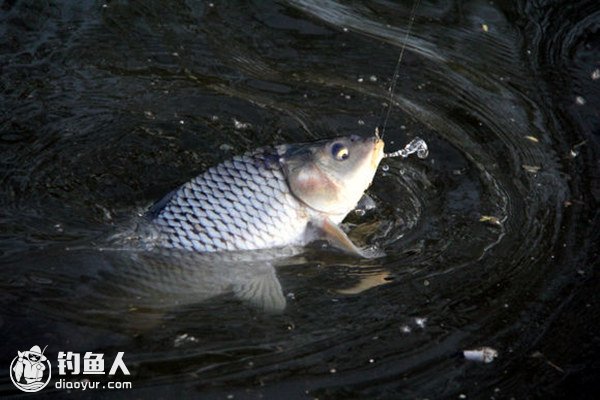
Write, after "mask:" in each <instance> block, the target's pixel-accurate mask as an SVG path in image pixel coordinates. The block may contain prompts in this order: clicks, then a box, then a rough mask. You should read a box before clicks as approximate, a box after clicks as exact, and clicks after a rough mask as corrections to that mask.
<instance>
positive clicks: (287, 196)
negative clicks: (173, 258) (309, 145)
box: [154, 146, 308, 252]
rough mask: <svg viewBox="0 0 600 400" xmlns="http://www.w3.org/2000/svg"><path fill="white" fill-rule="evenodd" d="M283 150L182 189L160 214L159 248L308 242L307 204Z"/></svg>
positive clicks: (254, 156)
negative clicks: (292, 183) (293, 184)
mask: <svg viewBox="0 0 600 400" xmlns="http://www.w3.org/2000/svg"><path fill="white" fill-rule="evenodd" d="M284 150H285V149H284V148H283V147H281V146H278V147H267V148H262V149H259V150H256V151H254V152H252V153H247V154H244V155H242V156H236V157H233V158H232V159H231V160H227V161H224V162H223V163H221V164H219V165H217V166H214V167H212V168H209V169H208V170H207V171H206V172H204V173H203V174H202V175H199V176H197V177H196V178H194V179H192V180H191V181H190V182H188V183H186V184H184V185H183V186H181V187H180V188H179V189H177V190H176V191H175V192H174V193H173V194H170V196H171V197H170V198H169V199H168V200H167V202H166V204H164V206H163V208H162V209H160V210H159V211H158V214H157V215H156V217H155V218H154V225H155V227H156V228H157V229H158V231H159V233H160V235H159V236H158V243H157V244H158V245H160V246H163V247H172V248H181V249H187V250H194V251H200V252H215V251H223V250H254V249H259V248H264V247H278V246H284V245H289V244H294V243H300V242H301V241H302V240H303V235H304V231H305V228H306V224H307V222H308V215H307V212H306V205H304V204H303V203H301V202H300V201H299V200H297V199H296V198H295V196H294V195H293V194H292V193H291V192H290V189H289V187H288V185H287V183H286V178H285V176H284V173H283V170H282V166H281V164H280V162H279V161H278V160H279V157H280V154H281V153H282V152H283V151H284Z"/></svg>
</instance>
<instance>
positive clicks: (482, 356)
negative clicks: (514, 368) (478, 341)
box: [463, 347, 498, 364]
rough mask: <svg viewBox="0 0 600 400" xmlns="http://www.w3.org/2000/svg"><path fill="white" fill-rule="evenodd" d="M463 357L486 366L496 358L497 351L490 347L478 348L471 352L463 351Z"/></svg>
mask: <svg viewBox="0 0 600 400" xmlns="http://www.w3.org/2000/svg"><path fill="white" fill-rule="evenodd" d="M463 355H464V356H465V358H466V359H467V360H469V361H477V362H482V363H486V364H488V363H491V362H492V361H494V359H495V358H496V357H498V351H497V350H496V349H493V348H491V347H479V348H477V349H473V350H464V351H463Z"/></svg>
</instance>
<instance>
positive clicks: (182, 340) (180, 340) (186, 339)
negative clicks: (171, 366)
mask: <svg viewBox="0 0 600 400" xmlns="http://www.w3.org/2000/svg"><path fill="white" fill-rule="evenodd" d="M197 341H198V339H196V338H195V337H194V336H192V335H188V334H187V333H182V334H181V335H178V336H177V337H176V338H175V340H173V346H175V347H179V346H181V345H183V344H186V343H194V342H197Z"/></svg>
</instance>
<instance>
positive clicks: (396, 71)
mask: <svg viewBox="0 0 600 400" xmlns="http://www.w3.org/2000/svg"><path fill="white" fill-rule="evenodd" d="M420 2H421V0H415V2H414V3H413V6H412V10H411V12H410V19H409V21H408V28H407V29H406V35H405V36H404V43H403V44H402V48H401V49H400V54H399V55H398V61H397V62H396V67H395V68H394V75H392V82H391V84H390V87H389V89H388V91H389V92H390V97H389V99H388V105H387V112H386V115H385V120H384V121H383V127H382V129H381V138H382V139H383V136H384V135H385V128H386V127H387V122H388V119H389V118H390V112H391V110H392V103H393V100H394V91H395V90H396V83H397V82H398V78H399V77H400V63H401V62H402V58H403V57H404V50H405V49H406V44H407V43H408V38H409V37H410V31H411V30H412V26H413V23H414V22H415V14H416V12H417V7H418V6H419V3H420ZM382 111H383V110H382Z"/></svg>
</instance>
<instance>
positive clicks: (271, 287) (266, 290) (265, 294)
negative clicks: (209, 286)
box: [233, 270, 286, 314]
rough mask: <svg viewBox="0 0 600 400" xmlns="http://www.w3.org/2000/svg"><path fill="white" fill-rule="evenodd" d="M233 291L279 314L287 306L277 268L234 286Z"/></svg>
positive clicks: (256, 305) (264, 309) (240, 297)
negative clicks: (276, 271) (276, 273)
mask: <svg viewBox="0 0 600 400" xmlns="http://www.w3.org/2000/svg"><path fill="white" fill-rule="evenodd" d="M233 293H234V294H235V296H236V297H237V298H238V299H240V300H242V301H245V302H247V303H249V304H251V305H252V306H254V307H257V308H260V309H261V310H263V311H265V312H269V313H274V314H277V313H281V312H282V311H283V310H285V307H286V301H285V296H284V295H283V290H282V289H281V283H279V279H277V276H276V275H275V270H272V271H269V272H267V273H265V274H261V275H257V276H253V277H252V278H251V279H250V280H248V281H247V282H244V283H243V284H239V285H236V286H234V288H233Z"/></svg>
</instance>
